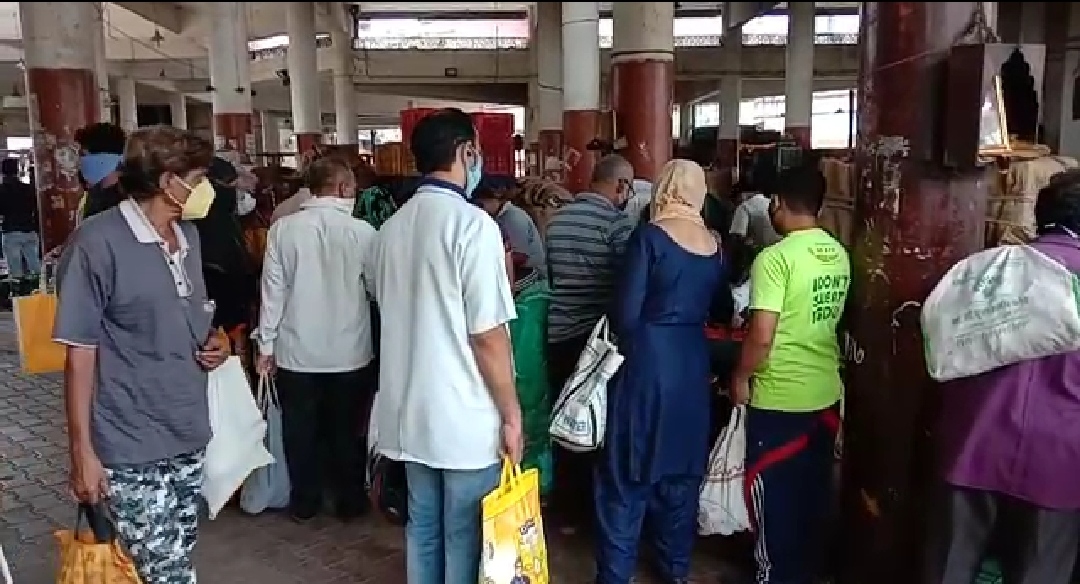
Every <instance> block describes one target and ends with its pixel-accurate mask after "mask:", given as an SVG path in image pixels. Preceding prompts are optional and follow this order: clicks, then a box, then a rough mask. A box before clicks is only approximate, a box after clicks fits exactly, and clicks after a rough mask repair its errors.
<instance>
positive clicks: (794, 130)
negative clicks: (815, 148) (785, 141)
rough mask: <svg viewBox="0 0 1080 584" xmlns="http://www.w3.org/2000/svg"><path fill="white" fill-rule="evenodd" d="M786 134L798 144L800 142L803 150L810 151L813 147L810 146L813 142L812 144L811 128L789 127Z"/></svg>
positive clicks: (785, 131)
mask: <svg viewBox="0 0 1080 584" xmlns="http://www.w3.org/2000/svg"><path fill="white" fill-rule="evenodd" d="M784 133H785V134H787V135H788V137H789V138H791V139H792V140H795V141H796V142H798V143H799V146H802V147H803V148H806V149H807V150H809V149H810V148H811V146H810V144H811V142H810V134H811V132H810V127H809V126H788V127H786V128H784Z"/></svg>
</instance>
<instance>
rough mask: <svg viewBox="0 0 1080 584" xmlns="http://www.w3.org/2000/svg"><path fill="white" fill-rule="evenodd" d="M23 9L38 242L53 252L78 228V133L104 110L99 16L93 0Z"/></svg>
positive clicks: (38, 4)
mask: <svg viewBox="0 0 1080 584" xmlns="http://www.w3.org/2000/svg"><path fill="white" fill-rule="evenodd" d="M19 13H20V17H21V22H22V38H23V50H24V54H25V62H26V83H27V104H28V107H29V114H30V127H31V128H32V131H33V133H34V135H33V139H34V165H35V177H36V184H37V193H38V211H39V217H40V221H41V243H42V249H43V250H44V251H45V252H48V251H50V250H52V249H54V248H56V247H58V246H60V245H63V243H64V241H66V240H67V238H68V235H70V234H71V232H72V231H73V230H74V229H75V220H76V214H77V212H78V207H79V199H80V198H81V197H82V193H83V189H82V185H81V183H80V182H79V145H78V144H77V143H76V142H75V132H76V131H78V130H79V129H80V128H82V127H83V126H86V125H87V124H91V123H94V122H97V121H98V120H99V116H100V115H101V108H100V107H99V106H98V103H99V99H100V97H99V93H98V88H97V83H96V82H95V79H94V44H93V43H94V40H93V35H92V31H93V26H94V24H95V23H98V24H99V25H100V20H98V19H97V17H96V11H95V3H93V2H85V3H83V2H20V3H19Z"/></svg>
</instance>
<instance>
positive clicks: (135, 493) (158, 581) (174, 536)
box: [105, 450, 205, 584]
mask: <svg viewBox="0 0 1080 584" xmlns="http://www.w3.org/2000/svg"><path fill="white" fill-rule="evenodd" d="M204 454H205V453H204V451H202V450H199V451H196V452H192V453H190V454H182V455H180V456H177V457H174V458H167V459H165V460H159V461H156V462H152V463H150V464H145V465H123V466H112V467H110V468H106V469H105V474H106V475H108V479H109V510H110V511H111V512H112V515H113V519H114V520H115V522H116V534H117V537H118V538H119V539H120V543H122V544H123V545H124V547H125V548H126V549H127V550H128V553H130V554H131V559H132V560H133V561H134V562H135V567H136V568H137V569H138V571H139V576H140V577H141V578H142V582H143V584H195V564H194V562H193V560H192V557H191V552H192V551H193V550H194V548H195V536H196V532H197V522H198V516H199V494H200V490H199V489H200V485H201V483H202V473H203V455H204Z"/></svg>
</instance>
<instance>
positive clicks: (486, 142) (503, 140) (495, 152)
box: [471, 112, 515, 176]
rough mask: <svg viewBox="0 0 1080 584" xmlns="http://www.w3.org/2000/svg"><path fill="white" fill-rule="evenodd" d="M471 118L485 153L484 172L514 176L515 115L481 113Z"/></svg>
mask: <svg viewBox="0 0 1080 584" xmlns="http://www.w3.org/2000/svg"><path fill="white" fill-rule="evenodd" d="M471 117H472V120H473V125H474V126H476V137H477V140H479V141H480V149H481V150H482V151H483V152H484V172H485V173H489V174H499V175H505V176H514V174H515V173H514V170H515V164H514V114H507V113H483V112H481V113H475V114H472V116H471Z"/></svg>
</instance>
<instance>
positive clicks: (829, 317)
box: [750, 229, 851, 412]
mask: <svg viewBox="0 0 1080 584" xmlns="http://www.w3.org/2000/svg"><path fill="white" fill-rule="evenodd" d="M850 282H851V263H850V261H849V260H848V254H847V251H846V250H845V249H844V246H843V245H841V244H840V242H838V241H836V240H835V239H833V237H832V236H831V235H829V234H828V233H827V232H826V231H824V230H823V229H806V230H800V231H795V232H792V233H789V234H788V235H787V236H785V237H784V238H783V239H781V240H780V241H778V242H777V243H775V244H773V245H771V246H769V247H767V248H765V249H764V250H762V251H761V253H759V254H758V257H757V258H756V259H755V260H754V266H753V268H752V269H751V272H750V309H751V310H765V311H769V312H775V313H777V314H779V315H780V316H779V320H778V322H777V325H776V334H775V336H774V337H773V343H772V348H771V349H770V350H769V356H768V357H766V359H765V361H764V362H763V363H762V364H761V365H760V366H759V367H758V370H757V371H755V372H754V378H753V394H752V398H751V402H750V403H751V405H752V406H754V407H756V408H761V409H766V410H779V411H784V412H809V411H814V410H820V409H824V408H827V407H829V406H831V405H833V404H834V403H836V402H837V401H838V400H839V399H840V396H841V394H842V393H843V383H842V382H841V381H840V347H839V344H838V343H837V340H836V326H837V324H838V323H839V322H840V316H841V315H842V314H843V312H844V302H845V301H846V299H847V294H848V285H849V284H850Z"/></svg>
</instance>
